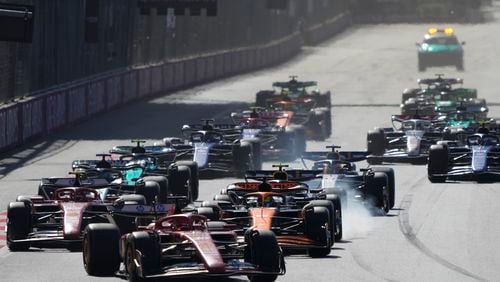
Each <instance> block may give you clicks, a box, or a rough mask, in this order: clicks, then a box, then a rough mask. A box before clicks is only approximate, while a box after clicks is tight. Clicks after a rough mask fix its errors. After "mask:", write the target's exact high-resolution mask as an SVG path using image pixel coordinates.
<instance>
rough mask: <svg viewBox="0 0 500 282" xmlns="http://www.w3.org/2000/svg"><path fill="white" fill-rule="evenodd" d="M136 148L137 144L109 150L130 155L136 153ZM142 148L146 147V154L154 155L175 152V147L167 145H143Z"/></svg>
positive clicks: (111, 152)
mask: <svg viewBox="0 0 500 282" xmlns="http://www.w3.org/2000/svg"><path fill="white" fill-rule="evenodd" d="M134 148H137V146H115V147H113V148H112V149H111V150H109V153H110V154H115V155H130V154H133V153H134V151H133V149H134ZM140 148H143V149H144V154H147V155H153V156H154V155H164V154H169V153H174V152H175V149H173V148H171V147H167V146H143V147H140Z"/></svg>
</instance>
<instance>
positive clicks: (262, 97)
mask: <svg viewBox="0 0 500 282" xmlns="http://www.w3.org/2000/svg"><path fill="white" fill-rule="evenodd" d="M273 95H274V91H273V90H261V91H259V92H257V94H256V95H255V106H256V107H262V108H267V100H268V99H270V98H272V97H273Z"/></svg>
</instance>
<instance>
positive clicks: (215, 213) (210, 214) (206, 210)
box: [196, 201, 220, 220]
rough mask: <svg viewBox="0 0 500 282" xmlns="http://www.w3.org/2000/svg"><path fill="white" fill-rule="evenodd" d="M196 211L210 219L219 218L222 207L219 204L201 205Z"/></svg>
mask: <svg viewBox="0 0 500 282" xmlns="http://www.w3.org/2000/svg"><path fill="white" fill-rule="evenodd" d="M206 202H207V201H206ZM196 212H197V213H198V214H199V215H203V216H204V217H206V218H207V219H208V220H219V215H220V207H219V206H218V205H217V204H211V205H206V206H201V207H199V208H197V209H196Z"/></svg>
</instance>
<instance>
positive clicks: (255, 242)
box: [245, 230, 283, 282]
mask: <svg viewBox="0 0 500 282" xmlns="http://www.w3.org/2000/svg"><path fill="white" fill-rule="evenodd" d="M245 241H246V243H247V247H246V250H245V253H246V255H245V258H246V259H245V260H246V261H247V262H250V263H252V264H254V265H257V266H258V268H259V270H260V271H263V272H274V273H277V272H280V265H282V263H283V257H282V253H281V249H280V247H279V245H278V240H276V235H274V233H273V232H272V231H269V230H258V231H255V230H250V231H248V232H247V233H246V234H245ZM277 277H278V276H277V275H276V274H267V275H266V274H261V275H251V276H248V278H249V280H250V281H252V282H271V281H275V280H276V278H277Z"/></svg>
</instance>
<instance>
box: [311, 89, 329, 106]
mask: <svg viewBox="0 0 500 282" xmlns="http://www.w3.org/2000/svg"><path fill="white" fill-rule="evenodd" d="M313 98H314V101H315V102H316V105H317V106H318V107H325V108H328V109H330V108H331V107H332V93H331V92H330V91H328V92H326V93H322V94H316V95H314V97H313Z"/></svg>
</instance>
